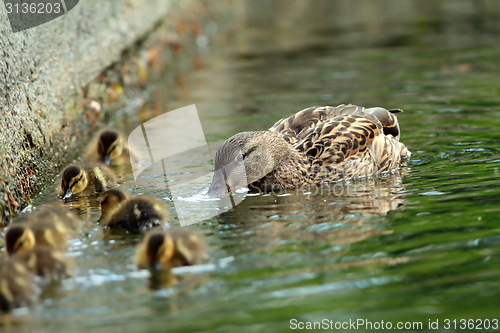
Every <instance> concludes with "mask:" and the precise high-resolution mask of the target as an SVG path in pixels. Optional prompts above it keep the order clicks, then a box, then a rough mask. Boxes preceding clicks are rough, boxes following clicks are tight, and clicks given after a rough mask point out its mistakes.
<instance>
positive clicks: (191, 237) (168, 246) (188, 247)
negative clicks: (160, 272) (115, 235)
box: [135, 229, 206, 270]
mask: <svg viewBox="0 0 500 333" xmlns="http://www.w3.org/2000/svg"><path fill="white" fill-rule="evenodd" d="M205 259H206V247H205V245H204V244H203V242H202V239H201V238H200V237H199V236H198V235H196V234H194V233H193V232H191V231H189V230H185V229H170V230H161V229H154V230H151V231H150V232H148V233H147V234H146V236H145V237H144V239H143V240H142V242H141V243H139V245H138V246H137V250H136V253H135V264H136V265H137V267H138V268H141V269H155V270H156V269H170V268H173V267H178V266H190V265H197V264H201V263H203V262H204V261H205Z"/></svg>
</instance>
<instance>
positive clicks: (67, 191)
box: [62, 188, 73, 200]
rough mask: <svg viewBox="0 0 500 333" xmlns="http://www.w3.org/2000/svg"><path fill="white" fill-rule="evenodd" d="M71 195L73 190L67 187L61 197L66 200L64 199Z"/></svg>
mask: <svg viewBox="0 0 500 333" xmlns="http://www.w3.org/2000/svg"><path fill="white" fill-rule="evenodd" d="M72 195H73V192H72V191H71V189H70V188H68V189H67V190H66V192H64V195H63V197H62V198H63V199H64V200H66V199H69V198H71V196H72Z"/></svg>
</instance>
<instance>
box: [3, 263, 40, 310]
mask: <svg viewBox="0 0 500 333" xmlns="http://www.w3.org/2000/svg"><path fill="white" fill-rule="evenodd" d="M39 294H40V288H39V287H38V285H37V283H36V279H35V275H34V274H33V273H32V272H31V271H30V270H29V269H28V268H27V267H26V265H25V264H24V263H23V262H21V261H19V260H17V259H16V258H10V257H7V256H5V255H2V256H0V310H1V311H2V313H4V314H8V313H10V312H11V311H12V310H14V309H16V308H20V307H24V306H30V305H31V304H32V303H34V302H35V301H36V300H37V298H38V296H39ZM4 320H8V319H7V318H5V319H4Z"/></svg>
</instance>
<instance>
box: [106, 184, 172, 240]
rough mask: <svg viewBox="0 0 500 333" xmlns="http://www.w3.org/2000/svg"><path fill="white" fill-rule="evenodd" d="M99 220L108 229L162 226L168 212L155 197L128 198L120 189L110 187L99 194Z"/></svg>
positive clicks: (129, 229) (130, 229)
mask: <svg viewBox="0 0 500 333" xmlns="http://www.w3.org/2000/svg"><path fill="white" fill-rule="evenodd" d="M100 201H101V217H100V218H99V221H98V222H101V223H102V224H103V226H104V227H106V228H110V229H127V230H128V231H132V230H136V229H143V228H152V227H158V226H160V227H163V226H165V223H166V221H167V219H168V215H169V214H168V212H167V211H166V210H165V208H163V206H162V205H161V204H160V203H159V202H157V201H156V200H155V199H153V198H151V197H148V196H145V195H140V196H137V197H135V198H128V197H127V195H126V194H125V193H124V192H123V191H122V190H120V189H116V188H115V189H111V190H107V191H105V192H104V193H103V194H102V195H101V199H100Z"/></svg>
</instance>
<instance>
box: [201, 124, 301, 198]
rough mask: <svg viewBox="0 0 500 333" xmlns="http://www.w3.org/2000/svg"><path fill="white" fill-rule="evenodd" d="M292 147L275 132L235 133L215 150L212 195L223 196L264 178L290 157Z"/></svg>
mask: <svg viewBox="0 0 500 333" xmlns="http://www.w3.org/2000/svg"><path fill="white" fill-rule="evenodd" d="M290 149H291V146H290V145H289V144H288V143H287V142H286V141H285V140H284V139H283V138H282V137H281V135H279V134H277V133H275V132H270V131H262V132H243V133H238V134H236V135H234V136H233V137H231V138H229V139H228V140H226V141H225V142H224V143H223V144H222V145H221V146H220V147H219V149H217V152H216V153H215V173H214V177H213V180H212V185H210V188H209V189H208V193H207V194H208V196H210V197H220V196H223V195H225V194H226V193H228V192H232V191H234V190H235V189H237V188H240V187H243V186H246V185H248V184H251V183H253V182H255V181H257V180H259V179H261V178H263V177H264V176H265V175H267V174H268V173H270V172H271V171H273V170H274V169H276V167H278V166H279V165H281V164H282V163H283V162H284V161H286V160H287V159H288V158H289V157H290Z"/></svg>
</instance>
